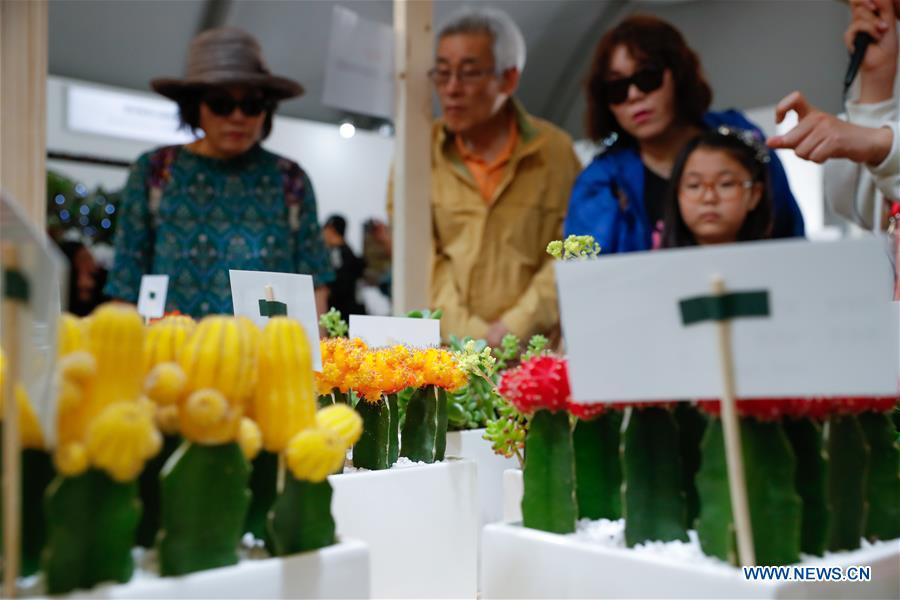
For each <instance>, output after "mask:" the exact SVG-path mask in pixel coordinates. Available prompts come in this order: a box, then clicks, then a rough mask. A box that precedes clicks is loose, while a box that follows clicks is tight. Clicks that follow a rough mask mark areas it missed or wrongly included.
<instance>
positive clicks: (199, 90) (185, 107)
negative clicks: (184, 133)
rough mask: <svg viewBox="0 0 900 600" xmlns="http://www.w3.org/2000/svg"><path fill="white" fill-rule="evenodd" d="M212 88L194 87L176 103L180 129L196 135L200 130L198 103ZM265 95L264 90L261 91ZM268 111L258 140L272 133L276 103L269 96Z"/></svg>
mask: <svg viewBox="0 0 900 600" xmlns="http://www.w3.org/2000/svg"><path fill="white" fill-rule="evenodd" d="M211 89H215V88H212V87H196V88H191V89H190V90H189V91H187V92H185V93H184V94H183V95H181V97H179V98H178V100H177V101H176V102H177V104H178V120H179V121H180V125H181V128H182V129H186V130H188V131H190V132H191V133H196V132H197V130H199V129H200V103H201V102H202V101H203V97H204V96H205V95H206V94H207V93H208V92H209V91H210V90H211ZM262 92H263V93H264V94H265V90H262ZM266 99H267V101H268V105H269V107H270V108H269V109H268V110H266V120H265V121H264V122H263V126H262V134H261V136H260V140H264V139H266V138H267V137H269V134H270V133H272V119H273V118H274V117H275V111H276V110H277V109H278V102H277V101H276V100H274V99H273V98H272V97H271V96H269V95H267V98H266Z"/></svg>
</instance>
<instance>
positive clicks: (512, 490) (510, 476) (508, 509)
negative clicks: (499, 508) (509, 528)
mask: <svg viewBox="0 0 900 600" xmlns="http://www.w3.org/2000/svg"><path fill="white" fill-rule="evenodd" d="M524 495H525V480H524V479H523V478H522V469H507V470H505V471H503V522H504V523H515V522H517V521H521V520H522V496H524Z"/></svg>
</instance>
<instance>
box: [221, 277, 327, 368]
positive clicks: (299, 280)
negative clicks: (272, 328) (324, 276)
mask: <svg viewBox="0 0 900 600" xmlns="http://www.w3.org/2000/svg"><path fill="white" fill-rule="evenodd" d="M228 275H229V277H230V278H231V301H232V304H233V306H234V314H235V316H239V315H243V316H245V317H249V318H250V319H251V320H252V321H253V322H254V323H256V324H257V325H259V327H260V328H264V327H265V326H266V323H267V322H268V321H269V316H268V315H267V314H264V313H266V312H267V311H266V310H265V309H264V308H263V306H264V304H263V303H265V302H267V298H266V286H271V287H272V292H273V296H274V301H275V302H276V303H279V304H280V305H283V307H282V308H283V309H284V313H282V314H285V313H286V316H288V317H290V318H291V319H294V320H296V321H299V322H300V324H301V325H302V326H303V330H304V331H305V332H306V337H307V339H308V340H309V349H310V351H311V353H312V359H313V360H312V363H313V370H314V371H321V370H322V352H321V349H320V348H319V316H318V313H317V312H316V293H315V288H314V286H313V278H312V276H310V275H298V274H296V273H270V272H267V271H235V270H230V271H228Z"/></svg>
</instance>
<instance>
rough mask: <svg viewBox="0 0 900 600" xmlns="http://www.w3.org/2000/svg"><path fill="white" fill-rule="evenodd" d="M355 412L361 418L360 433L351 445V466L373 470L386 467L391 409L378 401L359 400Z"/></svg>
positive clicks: (386, 404)
mask: <svg viewBox="0 0 900 600" xmlns="http://www.w3.org/2000/svg"><path fill="white" fill-rule="evenodd" d="M356 412H358V413H359V416H361V417H362V420H363V430H362V435H361V436H360V437H359V441H357V442H356V444H355V445H354V446H353V466H354V467H357V468H362V469H371V470H373V471H377V470H381V469H387V468H388V467H389V466H390V464H389V463H388V457H389V450H390V430H391V409H390V406H389V405H388V403H387V402H386V401H385V400H384V399H381V400H379V401H378V402H368V401H367V400H360V401H359V403H358V404H357V405H356Z"/></svg>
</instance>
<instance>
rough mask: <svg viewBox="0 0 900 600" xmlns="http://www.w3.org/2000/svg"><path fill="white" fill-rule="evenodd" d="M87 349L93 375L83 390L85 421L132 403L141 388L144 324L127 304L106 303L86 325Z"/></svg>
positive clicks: (142, 379) (142, 378) (94, 313)
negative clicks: (93, 362) (91, 357)
mask: <svg viewBox="0 0 900 600" xmlns="http://www.w3.org/2000/svg"><path fill="white" fill-rule="evenodd" d="M88 350H89V351H90V353H91V354H93V355H94V358H95V359H96V361H97V373H96V375H95V376H94V377H93V378H91V380H90V382H89V384H88V385H87V388H86V390H85V403H86V408H85V409H86V411H87V413H88V420H90V419H93V417H95V416H96V415H99V414H100V413H101V412H102V411H103V409H105V408H106V407H107V406H109V405H110V404H112V403H114V402H124V401H130V400H136V399H137V398H138V397H139V396H140V395H141V389H142V388H143V385H144V369H143V363H142V357H143V352H144V323H143V321H142V320H141V316H140V315H139V314H138V313H137V311H136V310H135V309H134V308H133V307H131V306H128V305H125V304H118V303H109V304H104V305H103V306H101V307H99V308H98V309H97V310H95V311H94V312H93V313H92V315H91V319H90V322H89V325H88Z"/></svg>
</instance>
